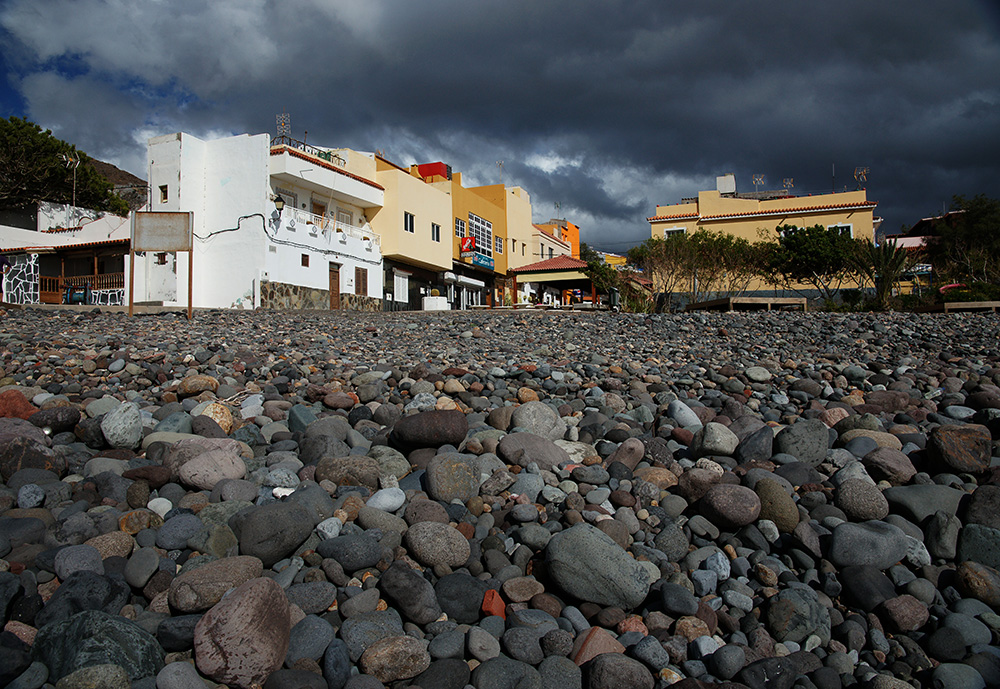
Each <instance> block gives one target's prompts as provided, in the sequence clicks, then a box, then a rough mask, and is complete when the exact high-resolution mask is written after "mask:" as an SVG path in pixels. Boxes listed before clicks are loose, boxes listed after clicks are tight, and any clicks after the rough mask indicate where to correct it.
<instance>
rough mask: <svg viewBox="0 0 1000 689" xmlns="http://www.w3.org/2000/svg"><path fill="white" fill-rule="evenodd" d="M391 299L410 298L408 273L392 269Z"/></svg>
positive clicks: (402, 300) (402, 299)
mask: <svg viewBox="0 0 1000 689" xmlns="http://www.w3.org/2000/svg"><path fill="white" fill-rule="evenodd" d="M392 287H393V301H401V302H407V301H409V300H410V274H409V273H404V272H402V271H399V270H394V271H393V275H392Z"/></svg>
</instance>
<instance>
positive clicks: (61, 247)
mask: <svg viewBox="0 0 1000 689" xmlns="http://www.w3.org/2000/svg"><path fill="white" fill-rule="evenodd" d="M128 243H129V240H128V239H106V240H104V241H101V242H83V243H81V244H54V245H49V246H15V247H12V248H10V249H0V254H23V253H31V252H32V251H65V250H76V249H94V248H97V247H105V246H117V245H123V246H125V247H127V246H128Z"/></svg>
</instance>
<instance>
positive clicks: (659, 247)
mask: <svg viewBox="0 0 1000 689" xmlns="http://www.w3.org/2000/svg"><path fill="white" fill-rule="evenodd" d="M628 260H629V262H630V263H631V264H632V265H635V266H637V267H638V268H640V269H641V270H642V271H643V272H644V273H645V274H646V276H647V277H648V278H649V279H650V280H651V281H652V282H653V290H654V291H656V292H660V293H663V294H664V295H666V307H667V310H670V309H671V307H672V305H673V298H674V297H673V295H674V294H675V293H677V292H680V291H682V290H681V288H682V286H683V285H684V284H686V282H687V281H688V280H689V279H690V273H691V261H692V259H691V244H690V243H689V242H688V240H687V235H686V234H684V233H681V232H678V233H673V234H670V235H667V237H665V238H662V237H653V238H650V239H647V240H646V241H645V242H643V243H642V244H640V245H639V246H636V247H632V248H631V249H629V252H628Z"/></svg>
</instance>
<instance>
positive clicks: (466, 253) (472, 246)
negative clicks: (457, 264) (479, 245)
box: [458, 237, 476, 258]
mask: <svg viewBox="0 0 1000 689" xmlns="http://www.w3.org/2000/svg"><path fill="white" fill-rule="evenodd" d="M458 241H459V245H458V246H459V249H460V250H461V252H462V253H461V257H462V258H470V257H472V256H475V255H476V238H475V237H462V238H461V239H460V240H458Z"/></svg>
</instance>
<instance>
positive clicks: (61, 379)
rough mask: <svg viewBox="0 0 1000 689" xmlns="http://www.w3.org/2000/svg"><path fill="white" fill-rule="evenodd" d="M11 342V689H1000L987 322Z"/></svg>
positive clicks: (555, 321) (94, 333) (326, 324)
mask: <svg viewBox="0 0 1000 689" xmlns="http://www.w3.org/2000/svg"><path fill="white" fill-rule="evenodd" d="M0 312H2V318H0V477H2V484H0V623H2V627H3V631H2V632H0V686H6V687H11V688H13V689H39V688H41V687H46V688H47V687H55V689H85V688H88V687H103V688H110V689H127V688H130V687H131V688H134V689H154V688H155V689H192V688H195V689H201V688H202V687H206V688H209V687H234V688H239V689H251V688H255V687H256V688H259V687H264V688H265V689H299V688H303V689H381V688H382V687H390V688H397V687H399V688H402V687H421V688H422V689H464V688H466V687H473V688H475V689H529V688H530V689H577V688H581V689H582V688H584V687H586V688H590V689H619V688H626V687H628V688H631V687H635V688H639V689H653V688H654V687H656V688H660V687H667V686H673V687H678V688H679V689H703V688H706V687H719V688H728V689H742V688H744V687H746V688H749V689H765V687H766V689H792V688H793V687H796V688H799V689H841V688H848V687H858V688H859V689H868V688H872V689H906V688H913V689H925V688H930V687H961V688H962V689H980V688H986V687H1000V644H998V640H1000V614H998V613H1000V457H998V455H1000V449H998V448H1000V445H998V439H1000V316H998V315H996V314H949V315H928V314H923V315H918V314H906V313H882V314H863V313H858V314H841V313H801V312H777V311H775V312H753V313H694V314H680V315H674V314H655V315H643V314H612V313H607V312H602V313H580V312H531V311H529V312H522V311H475V312H467V311H463V312H444V313H374V314H372V313H355V312H318V311H316V312H313V311H295V312H278V311H197V312H195V314H194V318H193V320H191V321H188V320H187V319H186V318H185V317H184V316H183V315H182V314H171V313H168V314H159V315H141V316H135V317H132V318H129V317H127V316H126V315H124V314H119V313H107V312H100V311H97V310H93V311H89V310H86V311H80V310H77V311H68V310H65V311H64V310H41V309H32V308H24V309H17V308H12V309H8V310H4V311H0Z"/></svg>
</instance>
